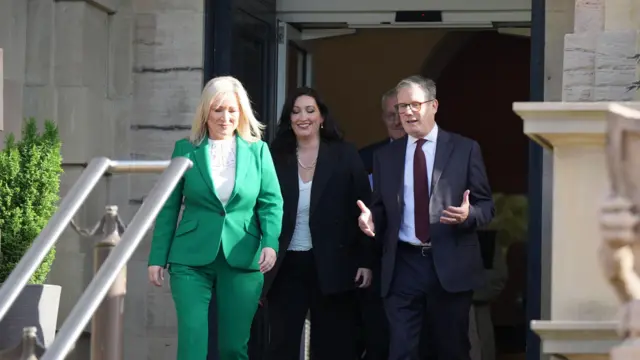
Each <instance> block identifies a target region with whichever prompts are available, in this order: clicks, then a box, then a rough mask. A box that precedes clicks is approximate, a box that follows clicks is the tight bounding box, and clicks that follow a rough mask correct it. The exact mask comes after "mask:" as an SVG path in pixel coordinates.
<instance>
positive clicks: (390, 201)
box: [371, 128, 494, 296]
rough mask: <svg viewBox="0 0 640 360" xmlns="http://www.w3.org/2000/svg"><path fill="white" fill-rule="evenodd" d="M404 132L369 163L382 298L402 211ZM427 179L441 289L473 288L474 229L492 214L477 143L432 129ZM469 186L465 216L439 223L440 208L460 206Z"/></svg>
mask: <svg viewBox="0 0 640 360" xmlns="http://www.w3.org/2000/svg"><path fill="white" fill-rule="evenodd" d="M406 148H407V136H405V137H403V138H402V139H400V140H397V141H394V142H392V143H391V144H389V146H386V147H383V148H382V149H380V150H378V151H377V152H376V154H375V155H374V163H373V168H374V171H373V197H372V203H371V212H372V214H373V219H374V224H375V230H376V240H377V241H378V242H379V243H382V245H383V254H382V275H381V281H382V285H381V286H382V296H386V295H387V293H388V291H389V287H390V285H391V280H392V279H393V270H394V267H395V260H396V249H397V246H398V232H399V230H400V223H401V220H402V212H403V209H404V162H405V153H406ZM433 166H434V167H433V174H432V177H431V198H430V203H429V214H430V218H429V219H424V220H425V221H429V222H430V224H431V227H430V232H431V243H432V246H433V247H432V252H433V260H434V265H435V268H436V273H437V275H438V279H439V280H440V283H441V284H442V287H443V288H444V289H445V290H447V291H449V292H461V291H468V290H473V289H475V288H477V287H480V286H482V284H483V282H484V266H483V263H482V256H481V252H480V244H479V243H478V235H477V234H476V229H478V228H480V227H482V226H483V225H486V224H488V223H489V222H490V221H491V219H493V215H494V207H493V199H492V196H491V189H490V187H489V181H488V179H487V173H486V171H485V167H484V162H483V160H482V153H481V151H480V146H479V145H478V143H477V142H475V141H473V140H471V139H467V138H465V137H462V136H460V135H457V134H453V133H448V132H446V131H444V130H442V129H441V128H440V129H438V139H437V144H436V154H435V161H434V165H433ZM467 189H468V190H470V196H469V201H470V203H471V207H470V209H469V216H468V218H467V220H466V221H465V222H464V223H462V224H459V225H446V224H442V223H440V216H441V214H442V211H443V210H444V209H446V208H447V207H448V206H460V204H461V203H462V196H463V194H464V192H465V190H467Z"/></svg>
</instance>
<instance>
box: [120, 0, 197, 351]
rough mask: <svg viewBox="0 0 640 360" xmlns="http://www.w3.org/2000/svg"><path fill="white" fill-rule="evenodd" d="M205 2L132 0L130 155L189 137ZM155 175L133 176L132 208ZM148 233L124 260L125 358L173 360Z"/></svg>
mask: <svg viewBox="0 0 640 360" xmlns="http://www.w3.org/2000/svg"><path fill="white" fill-rule="evenodd" d="M203 5H204V1H203V0H135V1H134V14H135V32H134V34H135V35H134V41H133V49H134V59H135V60H134V67H133V84H134V90H133V94H134V95H133V97H134V101H133V103H134V108H133V114H132V116H131V120H130V130H129V136H130V153H131V157H132V158H133V159H138V160H165V159H167V158H169V157H170V156H171V152H172V151H173V144H174V142H175V141H176V140H179V139H181V138H184V137H186V136H188V134H189V129H190V126H191V121H192V117H193V113H194V112H195V108H196V106H197V104H198V101H199V100H200V90H201V89H202V74H203V73H202V67H203V38H204V31H203V29H204V24H203V21H204V15H203V11H204V9H203ZM156 178H157V176H156V175H135V176H132V177H131V186H130V197H129V203H130V210H131V212H133V211H135V210H136V209H137V207H138V206H139V204H140V202H141V201H142V199H143V197H144V196H145V195H146V194H147V193H148V192H149V190H150V189H151V187H152V186H153V184H154V182H155V179H156ZM149 245H150V241H149V236H147V239H146V240H145V242H144V243H143V245H142V246H141V247H140V248H139V249H138V251H136V253H135V254H134V258H133V259H132V260H131V261H130V262H129V273H128V279H129V286H128V291H129V293H128V294H127V303H126V306H127V311H128V312H127V314H128V317H130V318H127V320H126V321H127V322H126V324H125V326H126V337H125V339H126V340H125V341H126V342H125V347H126V349H127V350H126V356H125V359H130V360H138V359H153V360H156V359H158V360H163V359H166V360H169V359H175V351H176V348H175V346H176V340H177V339H176V334H177V331H176V318H175V310H174V307H173V300H172V299H171V294H170V292H169V286H168V285H169V284H168V281H165V283H166V284H165V286H164V287H163V288H159V289H158V288H155V287H152V286H149V285H147V284H148V281H147V257H148V254H149Z"/></svg>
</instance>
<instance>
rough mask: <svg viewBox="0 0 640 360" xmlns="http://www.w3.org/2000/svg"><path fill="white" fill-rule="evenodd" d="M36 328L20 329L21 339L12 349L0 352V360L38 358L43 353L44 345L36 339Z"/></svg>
mask: <svg viewBox="0 0 640 360" xmlns="http://www.w3.org/2000/svg"><path fill="white" fill-rule="evenodd" d="M37 334H38V329H37V328H36V327H33V326H31V327H26V328H24V329H23V330H22V340H21V341H20V343H19V344H18V345H17V346H16V347H15V348H13V349H9V350H5V351H2V352H0V360H38V357H39V356H42V354H44V346H42V345H41V344H40V342H39V341H38V337H37V336H36V335H37Z"/></svg>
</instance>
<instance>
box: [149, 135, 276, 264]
mask: <svg viewBox="0 0 640 360" xmlns="http://www.w3.org/2000/svg"><path fill="white" fill-rule="evenodd" d="M177 156H184V157H187V158H189V159H191V160H192V161H193V167H192V168H191V169H189V170H187V172H186V173H185V174H184V176H183V177H182V179H181V180H180V182H179V183H178V185H177V186H176V188H175V190H174V191H173V193H172V194H171V195H170V197H169V199H168V200H167V202H166V203H165V205H164V207H163V208H162V210H161V211H160V213H159V214H158V217H157V218H156V224H155V231H154V234H153V240H152V243H151V252H150V254H149V265H158V266H163V267H164V266H166V265H167V264H168V263H176V264H182V265H188V266H203V265H207V264H210V263H212V262H213V261H214V260H215V259H216V256H217V255H218V251H219V250H220V249H222V251H223V253H224V256H225V258H226V260H227V262H228V263H229V265H231V266H233V267H235V268H240V269H247V270H258V269H259V266H258V260H259V258H260V253H261V250H262V248H264V247H270V248H273V249H274V250H275V251H276V252H277V251H278V237H279V236H280V230H281V227H282V206H283V202H282V194H281V192H280V184H279V183H278V177H277V175H276V172H275V169H274V166H273V160H272V159H271V154H270V153H269V148H268V146H267V145H266V144H265V143H264V142H262V141H258V142H255V143H248V142H246V141H245V140H243V139H242V138H241V137H239V136H236V177H235V179H236V180H235V185H234V189H233V192H232V193H231V196H230V197H229V201H228V202H227V205H226V206H223V204H222V202H220V200H219V199H218V196H217V195H216V191H215V186H214V184H213V179H212V177H211V170H210V169H211V167H210V165H209V162H210V158H209V142H208V141H207V140H206V139H205V140H204V141H202V142H201V143H200V145H193V144H192V143H190V142H189V141H188V140H186V139H185V140H180V141H178V142H176V145H175V148H174V150H173V155H172V158H173V157H177ZM183 202H184V209H183V212H182V218H181V220H180V223H179V224H177V222H178V216H179V214H180V209H181V206H182V204H183ZM221 245H222V246H221Z"/></svg>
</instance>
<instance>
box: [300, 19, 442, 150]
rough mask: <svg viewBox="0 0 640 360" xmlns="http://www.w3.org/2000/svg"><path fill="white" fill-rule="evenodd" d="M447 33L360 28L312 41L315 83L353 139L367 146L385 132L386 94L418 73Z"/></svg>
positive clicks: (310, 43)
mask: <svg viewBox="0 0 640 360" xmlns="http://www.w3.org/2000/svg"><path fill="white" fill-rule="evenodd" d="M445 34H447V30H441V29H361V30H358V32H357V33H356V34H355V35H348V36H340V37H333V38H326V39H319V40H313V41H310V42H309V45H310V48H311V51H313V66H314V68H313V71H314V76H313V79H314V87H315V88H316V89H317V90H318V91H319V92H320V94H321V95H322V97H323V98H324V99H325V101H326V102H327V104H328V105H329V107H330V110H331V112H332V113H333V115H334V116H335V118H336V119H337V121H338V123H339V124H340V127H341V128H342V130H344V132H345V133H346V137H347V139H348V140H349V141H352V142H354V143H355V144H356V145H357V146H358V147H362V146H365V145H367V144H370V143H372V142H375V141H379V140H380V139H382V138H384V137H385V136H386V132H385V129H384V125H383V123H382V120H381V118H380V111H381V110H380V98H381V96H382V94H383V93H384V92H385V91H387V90H388V89H390V88H392V87H393V86H395V85H396V84H397V83H398V81H399V80H400V79H402V78H403V77H406V76H409V75H414V74H419V73H420V70H421V68H422V64H423V62H424V61H425V59H426V58H427V56H428V55H429V53H430V52H431V50H432V49H433V47H434V46H435V45H436V44H437V43H438V41H439V40H440V39H442V37H443V36H444V35H445ZM351 59H362V61H358V62H356V61H353V60H351ZM345 60H347V61H345ZM345 64H346V65H347V66H345ZM353 65H357V66H353Z"/></svg>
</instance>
